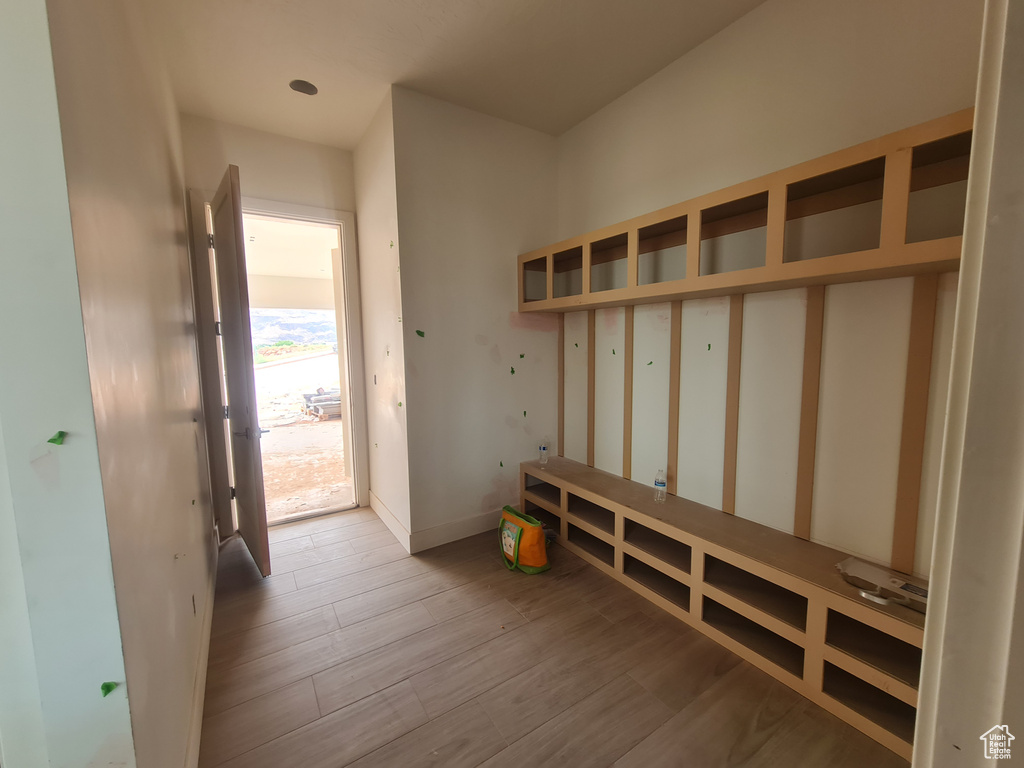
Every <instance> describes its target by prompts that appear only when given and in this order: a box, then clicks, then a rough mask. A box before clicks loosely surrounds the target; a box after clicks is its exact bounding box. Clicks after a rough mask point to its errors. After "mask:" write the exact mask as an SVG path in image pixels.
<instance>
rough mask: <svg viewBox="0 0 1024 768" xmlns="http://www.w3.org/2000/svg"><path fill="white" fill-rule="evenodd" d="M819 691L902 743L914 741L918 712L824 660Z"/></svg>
mask: <svg viewBox="0 0 1024 768" xmlns="http://www.w3.org/2000/svg"><path fill="white" fill-rule="evenodd" d="M822 690H823V691H824V692H825V693H826V694H827V695H828V696H831V697H832V698H833V699H835V700H836V701H838V702H839V703H840V704H844V705H845V706H847V707H849V708H850V709H852V710H853V711H854V712H857V713H859V714H861V715H863V716H864V717H866V718H867V719H868V720H870V721H871V722H873V723H875V724H876V725H880V726H881V727H882V728H884V729H885V730H887V731H889V732H890V733H892V734H895V735H896V736H898V737H899V738H901V739H903V741H906V742H908V743H911V742H913V740H914V721H915V720H916V719H917V710H916V709H914V707H912V706H910V705H909V704H907V703H906V702H903V701H900V700H899V699H897V698H896V697H895V696H890V695H889V694H888V693H886V692H885V691H883V690H881V689H880V688H875V686H873V685H871V683H865V682H864V681H863V680H861V679H860V678H859V677H855V676H854V675H851V674H850V673H849V672H847V671H846V670H845V669H840V668H839V667H837V666H836V665H834V664H831V663H829V662H827V661H826V662H825V677H824V682H823V684H822Z"/></svg>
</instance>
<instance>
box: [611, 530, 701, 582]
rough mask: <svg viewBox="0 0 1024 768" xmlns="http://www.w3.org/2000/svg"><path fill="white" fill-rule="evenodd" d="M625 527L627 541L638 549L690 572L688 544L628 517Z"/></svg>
mask: <svg viewBox="0 0 1024 768" xmlns="http://www.w3.org/2000/svg"><path fill="white" fill-rule="evenodd" d="M625 529H626V541H627V542H628V543H630V544H632V545H633V546H634V547H636V548H637V549H642V550H643V551H644V552H647V553H648V554H650V555H654V556H655V557H656V558H658V559H659V560H661V561H663V562H666V563H668V564H669V565H672V566H675V567H676V568H678V569H679V570H681V571H685V572H686V573H689V572H690V556H691V552H690V547H689V546H688V545H686V544H683V542H681V541H676V540H675V539H673V538H671V537H669V536H666V535H665V534H663V533H658V532H657V531H655V530H652V529H650V528H648V527H647V526H646V525H641V524H640V523H638V522H636V521H635V520H630V519H628V518H627V519H626V521H625Z"/></svg>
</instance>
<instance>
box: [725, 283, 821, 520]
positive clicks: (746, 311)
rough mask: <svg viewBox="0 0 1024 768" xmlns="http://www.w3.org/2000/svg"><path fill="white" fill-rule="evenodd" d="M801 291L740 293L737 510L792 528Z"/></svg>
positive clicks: (739, 513) (803, 316)
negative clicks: (740, 347)
mask: <svg viewBox="0 0 1024 768" xmlns="http://www.w3.org/2000/svg"><path fill="white" fill-rule="evenodd" d="M806 317H807V290H806V289H804V288H798V289H796V290H791V291H770V292H768V293H751V294H748V295H746V296H744V297H743V343H742V355H743V356H742V357H741V359H740V405H739V428H738V430H737V435H736V438H737V440H736V515H737V516H738V517H745V518H747V519H748V520H754V521H756V522H758V523H762V524H764V525H770V526H771V527H773V528H778V529H779V530H781V531H785V532H786V533H793V520H794V513H795V510H796V461H797V452H798V448H799V444H800V403H801V395H802V390H803V370H804V325H805V324H806Z"/></svg>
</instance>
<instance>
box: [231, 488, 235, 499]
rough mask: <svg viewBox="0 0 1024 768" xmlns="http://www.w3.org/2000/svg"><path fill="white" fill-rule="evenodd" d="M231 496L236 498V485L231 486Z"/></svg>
mask: <svg viewBox="0 0 1024 768" xmlns="http://www.w3.org/2000/svg"><path fill="white" fill-rule="evenodd" d="M231 498H232V499H233V498H235V486H233V485H232V486H231Z"/></svg>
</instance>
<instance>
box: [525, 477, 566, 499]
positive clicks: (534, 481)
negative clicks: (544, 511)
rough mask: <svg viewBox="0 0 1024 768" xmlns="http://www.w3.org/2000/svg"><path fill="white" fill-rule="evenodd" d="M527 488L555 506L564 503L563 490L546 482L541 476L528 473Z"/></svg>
mask: <svg viewBox="0 0 1024 768" xmlns="http://www.w3.org/2000/svg"><path fill="white" fill-rule="evenodd" d="M526 490H527V491H528V492H530V493H532V494H533V495H534V496H536V497H538V498H540V499H544V501H546V502H548V503H549V504H551V505H553V506H556V507H560V506H561V505H562V490H561V489H560V488H559V487H558V486H557V485H552V484H551V483H545V482H544V481H543V480H541V479H540V478H539V477H534V476H533V475H527V476H526Z"/></svg>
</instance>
